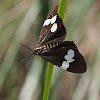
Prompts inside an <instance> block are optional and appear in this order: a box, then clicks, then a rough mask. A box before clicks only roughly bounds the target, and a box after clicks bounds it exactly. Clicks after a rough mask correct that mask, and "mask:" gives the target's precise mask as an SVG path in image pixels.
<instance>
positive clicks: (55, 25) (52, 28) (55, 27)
mask: <svg viewBox="0 0 100 100" xmlns="http://www.w3.org/2000/svg"><path fill="white" fill-rule="evenodd" d="M56 30H57V23H54V24H53V25H52V27H51V32H55V31H56Z"/></svg>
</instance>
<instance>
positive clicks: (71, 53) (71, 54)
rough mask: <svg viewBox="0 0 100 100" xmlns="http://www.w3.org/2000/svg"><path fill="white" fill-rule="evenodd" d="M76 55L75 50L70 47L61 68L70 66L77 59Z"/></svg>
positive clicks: (65, 68)
mask: <svg viewBox="0 0 100 100" xmlns="http://www.w3.org/2000/svg"><path fill="white" fill-rule="evenodd" d="M74 56H75V54H74V51H73V50H72V49H69V50H68V52H67V55H65V56H64V58H65V60H66V61H63V63H62V66H61V68H62V69H64V70H67V68H68V67H70V63H71V62H73V61H74V60H75V59H73V57H74Z"/></svg>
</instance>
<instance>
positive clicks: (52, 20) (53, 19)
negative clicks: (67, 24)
mask: <svg viewBox="0 0 100 100" xmlns="http://www.w3.org/2000/svg"><path fill="white" fill-rule="evenodd" d="M56 19H57V15H55V16H53V17H52V18H51V24H53V23H55V21H56Z"/></svg>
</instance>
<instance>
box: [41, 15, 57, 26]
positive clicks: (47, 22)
mask: <svg viewBox="0 0 100 100" xmlns="http://www.w3.org/2000/svg"><path fill="white" fill-rule="evenodd" d="M56 19H57V15H55V16H53V17H52V18H51V19H46V20H45V21H44V24H43V26H47V25H49V24H53V23H55V21H56Z"/></svg>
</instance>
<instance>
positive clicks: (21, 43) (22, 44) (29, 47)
mask: <svg viewBox="0 0 100 100" xmlns="http://www.w3.org/2000/svg"><path fill="white" fill-rule="evenodd" d="M20 45H21V46H23V47H25V48H27V49H28V50H30V51H32V52H34V51H33V50H32V49H31V48H30V47H28V46H27V45H25V44H22V43H21V42H20Z"/></svg>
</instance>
